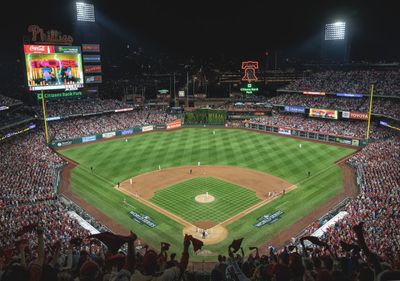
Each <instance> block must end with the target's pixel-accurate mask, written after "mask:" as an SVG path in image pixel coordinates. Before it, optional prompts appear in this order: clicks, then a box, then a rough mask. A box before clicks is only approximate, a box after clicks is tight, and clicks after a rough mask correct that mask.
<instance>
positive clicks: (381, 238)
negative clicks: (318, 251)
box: [327, 137, 400, 262]
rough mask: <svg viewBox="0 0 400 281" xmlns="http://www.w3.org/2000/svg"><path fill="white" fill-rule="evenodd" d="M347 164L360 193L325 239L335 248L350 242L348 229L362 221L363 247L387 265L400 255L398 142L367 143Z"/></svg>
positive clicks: (398, 140) (399, 168) (397, 139)
mask: <svg viewBox="0 0 400 281" xmlns="http://www.w3.org/2000/svg"><path fill="white" fill-rule="evenodd" d="M348 162H349V164H350V165H351V166H353V167H354V168H355V169H356V171H357V176H358V178H359V179H358V182H359V187H360V193H359V195H358V196H357V198H355V199H354V200H352V201H351V203H350V204H349V205H348V206H347V208H346V211H347V212H348V213H349V215H348V216H346V217H345V218H344V219H343V220H342V221H340V222H339V223H337V224H336V225H335V226H334V227H331V228H330V229H329V230H328V232H327V239H328V241H329V242H330V243H331V244H332V245H336V246H338V245H339V242H340V241H341V240H342V241H345V242H351V241H352V240H353V239H354V238H353V236H352V235H351V231H350V229H351V227H352V226H354V225H356V224H358V223H359V222H360V221H363V222H365V229H366V230H367V232H366V236H365V240H366V243H367V245H368V246H369V247H370V248H371V249H372V250H373V251H375V252H376V253H377V254H378V255H380V256H382V257H386V258H387V259H388V260H387V261H388V262H390V261H391V260H390V259H393V258H394V257H395V256H396V254H398V253H400V207H399V202H400V174H399V171H400V138H399V137H397V138H395V139H391V140H387V141H384V142H376V143H370V144H368V145H367V146H366V147H365V148H363V150H361V151H360V152H358V153H357V154H355V155H354V156H353V157H351V158H350V159H349V160H348Z"/></svg>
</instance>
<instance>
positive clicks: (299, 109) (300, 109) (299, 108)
mask: <svg viewBox="0 0 400 281" xmlns="http://www.w3.org/2000/svg"><path fill="white" fill-rule="evenodd" d="M284 111H285V112H294V113H305V112H306V110H305V108H304V107H302V106H295V105H285V109H284Z"/></svg>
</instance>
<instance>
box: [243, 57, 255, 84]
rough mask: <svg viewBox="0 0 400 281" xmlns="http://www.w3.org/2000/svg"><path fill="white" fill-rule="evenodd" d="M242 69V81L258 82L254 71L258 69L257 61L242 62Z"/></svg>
mask: <svg viewBox="0 0 400 281" xmlns="http://www.w3.org/2000/svg"><path fill="white" fill-rule="evenodd" d="M242 69H243V70H244V76H243V77H242V81H246V82H248V83H251V82H253V81H258V78H257V76H256V70H257V69H258V61H244V62H242Z"/></svg>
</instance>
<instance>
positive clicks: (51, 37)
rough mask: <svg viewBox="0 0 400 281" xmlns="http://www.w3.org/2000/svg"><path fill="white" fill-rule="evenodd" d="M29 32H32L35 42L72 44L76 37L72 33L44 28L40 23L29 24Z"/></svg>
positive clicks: (32, 40)
mask: <svg viewBox="0 0 400 281" xmlns="http://www.w3.org/2000/svg"><path fill="white" fill-rule="evenodd" d="M28 32H29V33H31V39H30V40H31V42H32V43H34V44H57V45H72V43H73V42H74V38H73V37H72V36H71V35H65V34H62V33H61V32H60V31H58V30H54V29H50V30H46V31H45V30H44V29H43V28H40V26H38V25H30V26H28Z"/></svg>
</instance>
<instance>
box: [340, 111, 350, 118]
mask: <svg viewBox="0 0 400 281" xmlns="http://www.w3.org/2000/svg"><path fill="white" fill-rule="evenodd" d="M342 118H350V111H342Z"/></svg>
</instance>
